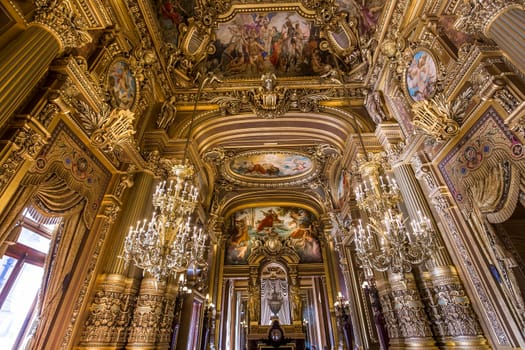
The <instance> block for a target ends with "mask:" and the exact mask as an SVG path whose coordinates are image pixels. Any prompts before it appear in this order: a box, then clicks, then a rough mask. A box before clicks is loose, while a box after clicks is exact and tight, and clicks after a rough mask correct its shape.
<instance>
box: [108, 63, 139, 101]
mask: <svg viewBox="0 0 525 350" xmlns="http://www.w3.org/2000/svg"><path fill="white" fill-rule="evenodd" d="M108 84H109V86H108V88H109V90H110V92H111V104H112V106H113V107H114V108H122V109H131V107H132V106H133V104H134V103H135V97H136V95H137V85H136V81H135V77H134V76H133V73H132V72H131V70H130V68H129V64H128V63H127V62H126V61H125V60H117V61H115V62H114V63H113V64H112V65H111V66H110V67H109V70H108Z"/></svg>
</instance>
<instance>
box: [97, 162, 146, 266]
mask: <svg viewBox="0 0 525 350" xmlns="http://www.w3.org/2000/svg"><path fill="white" fill-rule="evenodd" d="M153 181H154V178H153V174H152V173H150V172H143V173H138V174H136V175H135V178H134V185H133V187H132V188H131V190H130V195H129V197H128V199H127V200H126V203H127V205H124V206H123V207H124V210H123V212H122V216H121V219H120V222H119V224H118V225H115V226H114V228H113V231H114V232H112V239H111V240H110V241H109V242H108V250H107V251H108V252H109V253H108V254H105V258H106V261H105V262H104V265H103V266H104V269H105V271H106V272H108V273H111V274H123V275H126V266H125V265H126V264H125V261H124V259H122V258H120V256H122V253H123V250H124V241H125V239H126V235H127V233H128V230H129V228H130V226H135V225H136V223H137V221H141V220H143V219H144V218H146V211H147V210H146V209H147V208H150V207H151V206H152V204H151V191H152V187H153Z"/></svg>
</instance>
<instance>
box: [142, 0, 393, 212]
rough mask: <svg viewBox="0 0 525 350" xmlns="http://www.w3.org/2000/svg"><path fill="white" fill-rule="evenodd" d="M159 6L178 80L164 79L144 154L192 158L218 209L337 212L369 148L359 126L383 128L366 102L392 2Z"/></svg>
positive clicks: (154, 33) (365, 130) (158, 22)
mask: <svg viewBox="0 0 525 350" xmlns="http://www.w3.org/2000/svg"><path fill="white" fill-rule="evenodd" d="M149 5H150V6H149V7H146V6H144V7H142V8H141V10H142V11H144V13H145V14H146V15H145V18H146V23H147V27H148V28H147V29H148V31H149V33H150V34H151V40H152V43H153V45H154V47H155V49H156V50H157V53H158V54H159V56H160V57H161V58H162V60H163V62H161V65H162V67H163V68H164V71H165V72H166V75H167V76H168V80H167V81H159V82H158V84H159V86H158V91H156V92H157V93H158V98H157V100H158V101H159V103H158V108H157V109H153V110H152V114H153V116H152V117H151V118H152V119H153V120H154V121H152V122H151V124H154V125H155V126H156V127H153V128H151V126H149V127H146V129H145V132H144V139H143V140H144V141H143V145H142V147H143V149H144V150H146V151H151V150H153V149H159V150H160V152H161V154H166V155H167V154H176V155H177V157H181V158H182V157H184V154H183V153H187V154H188V157H189V158H190V159H191V161H192V162H193V163H195V164H196V165H197V167H198V168H199V172H198V176H199V179H200V181H201V185H202V187H203V188H204V193H207V198H206V199H205V202H206V203H205V206H210V207H212V212H213V211H220V212H221V213H222V214H226V215H229V214H230V213H232V212H233V211H235V210H236V209H239V208H242V207H246V206H254V205H258V206H260V205H263V204H264V205H295V206H302V207H305V208H308V209H310V210H312V211H313V212H314V213H316V215H322V214H326V213H327V211H329V210H331V209H333V207H334V203H335V202H334V201H335V197H336V195H337V194H336V193H334V191H335V190H336V187H337V185H338V182H339V177H340V172H341V171H340V169H341V168H344V167H347V166H348V164H345V162H347V159H349V155H351V154H353V153H354V152H355V151H356V147H359V146H358V145H359V143H358V142H357V140H358V138H359V137H358V136H359V135H358V133H357V128H358V129H359V130H360V133H361V134H365V135H366V134H369V133H371V132H372V131H373V130H374V128H375V125H374V123H373V121H372V120H371V118H370V117H369V116H368V113H367V111H366V109H365V107H364V104H365V100H366V97H367V93H368V91H369V89H368V87H369V86H370V79H371V75H372V74H371V71H370V67H371V64H372V63H373V59H374V57H373V53H374V49H375V48H376V47H377V44H378V39H377V38H379V37H380V36H381V30H382V27H381V23H382V18H384V17H385V16H386V13H387V12H388V11H387V10H388V9H387V6H388V5H387V4H384V3H383V2H382V1H377V0H370V1H362V2H359V3H358V2H355V1H321V2H319V1H309V0H305V1H300V2H274V1H254V2H249V1H215V2H213V3H211V2H210V3H207V2H206V1H196V2H195V3H192V2H183V1H177V0H171V1H151V3H150V4H149ZM143 40H144V39H143ZM146 46H147V45H146ZM163 130H164V131H165V132H166V133H164V131H163ZM166 135H167V137H166ZM188 135H190V137H191V142H190V143H189V149H188V151H187V152H182V151H181V150H182V148H183V144H184V140H185V138H186V137H187V136H188ZM365 138H366V137H365ZM366 142H367V143H371V142H372V141H371V140H369V139H368V138H367V140H366ZM303 168H304V169H303ZM294 169H295V170H294ZM303 170H304V171H303ZM214 194H215V195H214Z"/></svg>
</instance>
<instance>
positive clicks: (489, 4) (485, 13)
mask: <svg viewBox="0 0 525 350" xmlns="http://www.w3.org/2000/svg"><path fill="white" fill-rule="evenodd" d="M510 8H519V9H524V4H523V1H522V0H478V1H463V2H462V3H461V4H460V6H459V9H458V10H457V14H458V15H459V18H458V19H457V20H456V23H455V24H454V25H455V27H456V28H457V29H458V30H461V31H463V32H466V33H468V34H471V35H474V36H477V37H479V36H480V34H484V35H485V36H487V37H490V35H489V33H488V31H489V28H490V25H491V24H492V23H493V22H494V21H495V20H496V18H497V17H498V16H499V15H500V14H501V13H503V12H504V11H507V10H509V9H510Z"/></svg>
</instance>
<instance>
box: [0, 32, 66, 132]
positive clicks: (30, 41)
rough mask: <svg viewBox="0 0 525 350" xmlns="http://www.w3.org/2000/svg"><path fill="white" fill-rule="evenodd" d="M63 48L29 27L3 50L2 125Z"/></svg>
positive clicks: (0, 59) (0, 71)
mask: <svg viewBox="0 0 525 350" xmlns="http://www.w3.org/2000/svg"><path fill="white" fill-rule="evenodd" d="M59 51H60V43H59V41H58V40H57V38H56V37H55V36H54V35H53V34H51V33H50V32H49V31H47V30H45V29H44V28H43V27H41V26H30V27H29V28H27V29H26V30H25V31H24V32H23V33H22V34H20V36H18V37H17V38H16V39H15V40H13V41H12V42H10V43H9V45H7V46H6V47H5V48H3V49H2V50H1V51H0V102H1V103H0V126H4V125H6V123H7V121H8V120H9V118H10V117H11V116H12V115H13V113H14V112H15V111H16V110H17V109H18V108H19V107H20V106H21V105H22V103H23V102H24V101H25V100H26V98H27V97H28V96H29V94H30V93H31V91H32V90H33V89H34V87H35V86H36V85H37V84H38V82H39V81H40V80H41V79H42V77H43V76H44V75H45V74H46V72H47V69H48V67H49V65H50V64H51V62H52V61H53V59H54V58H55V57H56V56H57V54H58V53H59Z"/></svg>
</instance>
